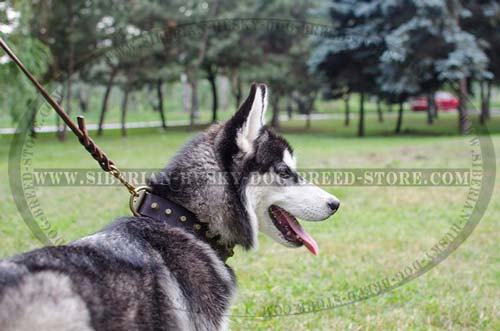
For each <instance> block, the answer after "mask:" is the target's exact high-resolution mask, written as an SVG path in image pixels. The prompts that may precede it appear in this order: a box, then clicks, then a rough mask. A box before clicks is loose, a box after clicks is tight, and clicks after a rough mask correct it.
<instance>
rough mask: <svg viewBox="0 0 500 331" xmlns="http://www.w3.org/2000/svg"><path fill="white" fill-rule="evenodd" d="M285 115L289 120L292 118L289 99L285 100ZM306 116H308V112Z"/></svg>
mask: <svg viewBox="0 0 500 331" xmlns="http://www.w3.org/2000/svg"><path fill="white" fill-rule="evenodd" d="M286 114H287V115H288V119H289V120H291V119H292V117H293V109H292V102H291V101H290V98H287V99H286ZM307 114H308V115H309V114H310V110H308V112H307Z"/></svg>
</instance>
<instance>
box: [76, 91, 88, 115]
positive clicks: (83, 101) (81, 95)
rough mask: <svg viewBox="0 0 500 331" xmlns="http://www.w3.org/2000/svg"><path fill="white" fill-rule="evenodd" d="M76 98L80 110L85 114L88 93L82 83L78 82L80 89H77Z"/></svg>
mask: <svg viewBox="0 0 500 331" xmlns="http://www.w3.org/2000/svg"><path fill="white" fill-rule="evenodd" d="M78 98H79V101H80V111H81V112H82V113H84V114H85V113H86V112H87V110H88V103H89V95H88V93H87V91H86V89H85V88H84V87H83V86H82V84H80V89H79V90H78Z"/></svg>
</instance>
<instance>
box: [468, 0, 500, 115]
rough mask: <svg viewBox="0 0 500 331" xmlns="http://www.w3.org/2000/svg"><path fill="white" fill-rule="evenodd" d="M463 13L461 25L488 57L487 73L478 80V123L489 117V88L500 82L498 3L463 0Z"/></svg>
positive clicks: (499, 19) (499, 7) (487, 0)
mask: <svg viewBox="0 0 500 331" xmlns="http://www.w3.org/2000/svg"><path fill="white" fill-rule="evenodd" d="M462 4H463V6H464V7H465V14H464V15H462V17H461V20H460V25H461V27H462V28H463V29H464V30H465V31H467V32H469V33H471V34H473V35H474V36H475V37H476V38H477V39H478V40H479V42H478V44H479V46H480V47H481V48H482V50H483V51H484V52H485V54H486V56H487V57H488V62H489V63H488V67H487V70H488V73H487V74H486V75H484V76H483V77H482V79H480V80H479V87H480V98H481V112H480V116H479V119H480V123H482V124H484V123H485V122H486V121H487V120H488V119H489V118H490V103H491V88H492V85H493V84H498V83H499V82H500V59H499V57H498V54H499V53H500V5H499V4H498V1H495V0H464V1H462Z"/></svg>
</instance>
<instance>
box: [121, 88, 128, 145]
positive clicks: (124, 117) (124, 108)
mask: <svg viewBox="0 0 500 331" xmlns="http://www.w3.org/2000/svg"><path fill="white" fill-rule="evenodd" d="M128 95H129V88H128V87H125V91H123V99H122V119H121V122H122V123H121V125H122V136H126V135H127V128H126V126H125V124H126V123H127V106H128Z"/></svg>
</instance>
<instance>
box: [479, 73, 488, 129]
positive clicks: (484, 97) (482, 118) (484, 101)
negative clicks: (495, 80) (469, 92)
mask: <svg viewBox="0 0 500 331" xmlns="http://www.w3.org/2000/svg"><path fill="white" fill-rule="evenodd" d="M485 83H486V84H485ZM485 85H486V86H485ZM480 88H481V113H480V115H479V122H480V123H481V124H484V123H486V121H487V120H488V119H489V118H490V100H491V81H487V82H485V81H481V82H480Z"/></svg>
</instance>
